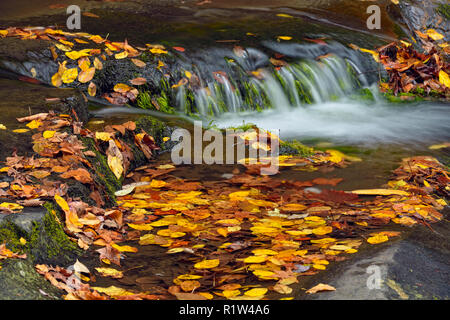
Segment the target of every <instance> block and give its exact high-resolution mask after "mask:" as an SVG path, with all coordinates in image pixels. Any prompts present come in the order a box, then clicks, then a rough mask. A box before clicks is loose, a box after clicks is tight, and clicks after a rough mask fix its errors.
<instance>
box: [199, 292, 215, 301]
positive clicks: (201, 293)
mask: <svg viewBox="0 0 450 320" xmlns="http://www.w3.org/2000/svg"><path fill="white" fill-rule="evenodd" d="M197 293H198V294H199V295H201V296H204V297H205V298H206V299H208V300H211V299H212V298H214V296H213V295H212V294H211V293H208V292H197Z"/></svg>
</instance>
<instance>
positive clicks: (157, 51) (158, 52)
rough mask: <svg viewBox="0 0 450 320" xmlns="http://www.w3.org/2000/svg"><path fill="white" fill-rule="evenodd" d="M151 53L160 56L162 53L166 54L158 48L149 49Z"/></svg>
mask: <svg viewBox="0 0 450 320" xmlns="http://www.w3.org/2000/svg"><path fill="white" fill-rule="evenodd" d="M149 50H150V52H151V53H153V54H162V53H167V51H166V50H163V49H159V48H151V49H149Z"/></svg>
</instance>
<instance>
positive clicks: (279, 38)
mask: <svg viewBox="0 0 450 320" xmlns="http://www.w3.org/2000/svg"><path fill="white" fill-rule="evenodd" d="M277 39H278V41H280V40H286V41H288V40H291V39H292V37H291V36H278V37H277Z"/></svg>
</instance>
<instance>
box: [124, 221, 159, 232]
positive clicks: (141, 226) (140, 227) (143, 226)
mask: <svg viewBox="0 0 450 320" xmlns="http://www.w3.org/2000/svg"><path fill="white" fill-rule="evenodd" d="M128 226H129V227H130V228H133V229H136V230H146V231H149V230H152V229H153V227H152V226H151V225H150V224H134V223H128Z"/></svg>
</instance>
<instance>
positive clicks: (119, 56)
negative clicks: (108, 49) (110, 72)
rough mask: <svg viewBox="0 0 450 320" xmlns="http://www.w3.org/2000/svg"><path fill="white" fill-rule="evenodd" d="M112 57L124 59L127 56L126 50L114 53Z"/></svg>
mask: <svg viewBox="0 0 450 320" xmlns="http://www.w3.org/2000/svg"><path fill="white" fill-rule="evenodd" d="M114 57H115V58H116V59H124V58H126V57H128V51H123V52H121V53H116V54H115V55H114Z"/></svg>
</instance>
